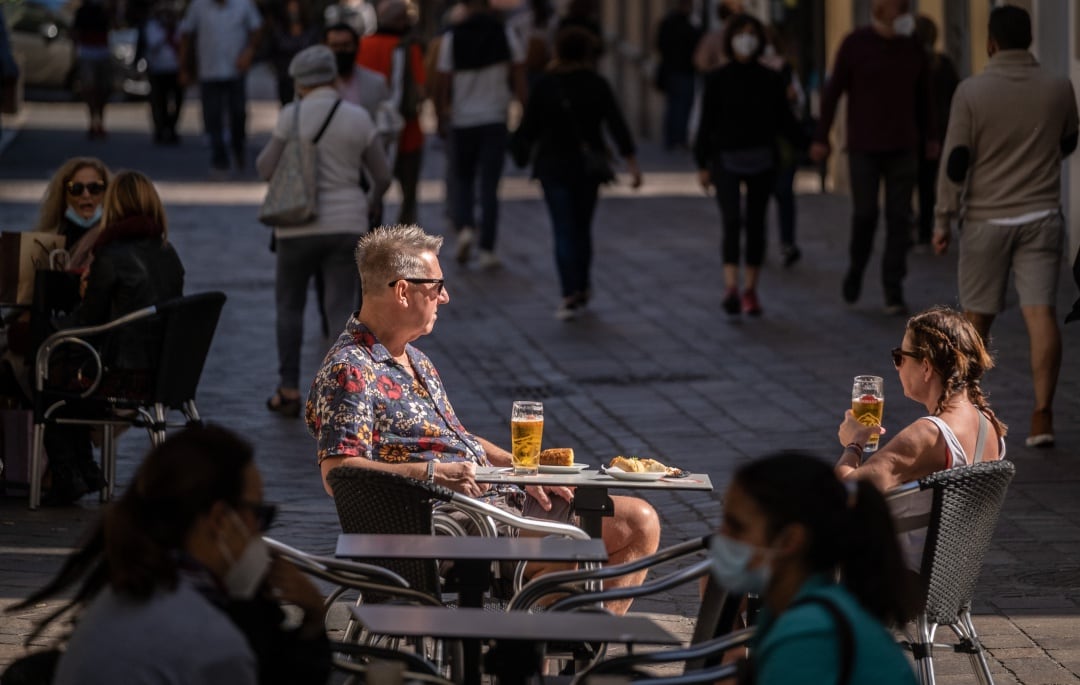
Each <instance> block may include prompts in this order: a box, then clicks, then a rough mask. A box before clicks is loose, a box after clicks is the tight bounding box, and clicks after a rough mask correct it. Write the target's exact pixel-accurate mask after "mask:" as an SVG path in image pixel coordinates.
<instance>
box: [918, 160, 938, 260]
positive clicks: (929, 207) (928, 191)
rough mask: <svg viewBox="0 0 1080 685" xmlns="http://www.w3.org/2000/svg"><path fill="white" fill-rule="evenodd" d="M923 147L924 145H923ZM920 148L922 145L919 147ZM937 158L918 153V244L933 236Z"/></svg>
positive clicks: (924, 242) (926, 241)
mask: <svg viewBox="0 0 1080 685" xmlns="http://www.w3.org/2000/svg"><path fill="white" fill-rule="evenodd" d="M923 147H925V146H923ZM920 149H922V147H920ZM939 161H940V160H937V159H926V158H925V157H924V156H923V155H919V244H920V245H926V244H929V243H930V239H931V238H933V236H934V202H935V201H936V200H937V174H938V162H939Z"/></svg>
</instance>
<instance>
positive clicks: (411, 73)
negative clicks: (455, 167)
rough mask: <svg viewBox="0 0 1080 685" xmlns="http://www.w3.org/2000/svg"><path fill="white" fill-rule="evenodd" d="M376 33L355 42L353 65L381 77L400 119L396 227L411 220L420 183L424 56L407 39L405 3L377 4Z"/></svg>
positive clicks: (409, 17) (411, 11)
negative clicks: (402, 120) (387, 85)
mask: <svg viewBox="0 0 1080 685" xmlns="http://www.w3.org/2000/svg"><path fill="white" fill-rule="evenodd" d="M377 16H378V19H379V28H378V30H377V31H376V32H375V33H374V34H373V35H370V36H365V37H364V39H363V41H361V43H360V52H359V54H358V55H357V57H356V62H357V64H359V65H360V66H361V67H364V68H367V69H370V70H372V71H376V72H378V73H380V74H382V75H383V77H384V78H385V79H386V81H387V83H388V84H389V86H390V101H391V103H392V104H393V106H394V107H395V108H396V109H397V111H398V112H400V114H401V116H402V118H403V119H404V124H405V126H404V128H403V129H402V130H401V134H400V136H399V137H398V140H397V145H396V147H397V150H396V155H395V156H394V163H393V167H394V178H396V179H397V181H398V183H399V184H400V186H401V207H400V208H399V210H398V217H397V222H398V223H399V224H415V223H416V221H417V202H416V190H417V187H418V186H419V184H420V164H421V162H422V160H423V152H424V133H423V131H421V130H420V109H421V107H422V106H423V102H424V100H425V99H426V97H427V92H426V85H427V75H426V73H425V72H424V51H423V49H422V48H421V46H420V44H419V43H418V42H417V41H416V39H415V38H413V37H412V30H413V25H414V24H415V23H416V19H417V15H416V10H415V8H414V7H413V6H412V4H411V3H409V2H406V0H383V1H382V2H380V3H379V4H378V8H377Z"/></svg>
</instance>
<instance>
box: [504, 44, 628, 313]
mask: <svg viewBox="0 0 1080 685" xmlns="http://www.w3.org/2000/svg"><path fill="white" fill-rule="evenodd" d="M595 51H596V41H595V37H594V36H593V35H592V34H591V33H589V32H588V31H587V30H585V29H583V28H580V27H576V26H574V27H568V28H565V29H562V30H561V31H559V34H558V36H557V37H556V39H555V61H554V62H553V63H552V65H551V67H550V68H549V69H548V71H547V73H545V74H544V75H543V76H541V77H540V78H539V79H538V80H537V81H536V83H535V85H534V86H533V90H532V92H531V94H530V96H529V102H528V104H527V105H526V107H525V113H524V115H523V116H522V120H521V125H520V126H519V127H518V129H517V131H516V132H515V133H514V139H513V141H512V143H511V149H512V152H513V155H514V161H515V162H516V163H517V164H518V166H525V165H526V164H527V163H528V162H529V160H530V158H531V160H532V165H533V177H534V178H536V179H538V180H539V181H540V185H541V186H542V187H543V190H544V202H545V204H547V208H548V212H549V213H550V215H551V227H552V229H553V231H554V233H555V263H556V266H557V267H558V270H559V281H560V283H561V284H562V297H563V299H562V303H561V304H560V305H559V308H558V309H557V310H556V311H555V316H556V318H559V319H562V320H568V319H572V318H574V317H575V316H577V314H578V312H579V311H580V310H581V309H582V308H583V307H584V306H585V305H586V303H587V302H588V300H589V296H590V283H589V267H590V265H591V263H592V219H593V213H594V211H595V210H596V200H597V196H598V193H599V188H600V184H601V183H607V182H610V181H612V180H613V179H614V173H612V171H611V169H610V166H609V163H608V151H607V146H606V145H605V143H604V134H603V128H606V129H607V131H608V132H609V133H610V134H611V137H612V138H613V139H614V141H615V145H616V146H617V147H618V150H619V155H620V156H621V157H623V159H625V160H626V166H627V169H628V170H629V171H630V174H631V176H632V184H633V187H635V188H637V187H638V186H640V185H641V170H640V169H639V168H638V165H637V160H636V158H635V157H634V152H635V150H634V140H633V138H632V137H631V135H630V129H629V127H627V125H626V120H625V119H624V118H623V115H622V112H621V111H620V110H619V105H618V103H617V102H616V100H615V95H614V93H612V91H611V87H610V86H609V85H608V83H607V81H605V80H604V78H603V77H602V76H600V75H599V74H597V73H596V70H595V69H594V67H593V64H594V62H595Z"/></svg>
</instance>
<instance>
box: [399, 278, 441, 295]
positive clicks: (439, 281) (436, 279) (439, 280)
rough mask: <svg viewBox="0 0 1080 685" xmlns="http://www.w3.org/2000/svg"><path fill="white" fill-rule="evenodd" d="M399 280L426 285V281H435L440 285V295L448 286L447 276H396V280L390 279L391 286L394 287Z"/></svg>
mask: <svg viewBox="0 0 1080 685" xmlns="http://www.w3.org/2000/svg"><path fill="white" fill-rule="evenodd" d="M398 281H405V282H406V283H412V284H413V285H424V284H426V283H434V284H436V285H438V286H439V293H438V294H439V295H442V293H443V290H444V289H445V288H446V279H445V278H395V279H394V280H392V281H390V283H389V285H390V287H391V288H393V287H394V284H395V283H397V282H398Z"/></svg>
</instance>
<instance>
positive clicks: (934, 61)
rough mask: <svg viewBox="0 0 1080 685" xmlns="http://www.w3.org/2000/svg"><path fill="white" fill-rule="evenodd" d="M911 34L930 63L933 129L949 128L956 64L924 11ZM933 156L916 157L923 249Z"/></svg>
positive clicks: (930, 228)
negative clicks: (943, 49)
mask: <svg viewBox="0 0 1080 685" xmlns="http://www.w3.org/2000/svg"><path fill="white" fill-rule="evenodd" d="M915 36H916V37H917V38H918V39H919V43H921V44H922V46H923V50H925V51H926V58H927V60H928V63H929V65H930V73H929V78H930V97H931V99H932V101H933V105H934V129H935V130H937V131H938V132H939V133H940V132H944V131H946V130H948V128H949V109H950V108H951V107H952V98H953V93H955V92H956V86H957V84H959V83H960V75H959V74H958V73H957V72H956V65H955V64H953V61H952V60H951V59H949V56H948V55H946V54H945V53H943V52H938V49H937V39H938V29H937V24H935V23H934V20H933V19H931V18H930V17H928V16H926V15H925V14H920V15H919V16H917V17H915ZM920 134H921V137H922V142H923V146H924V147H925V145H926V142H927V140H926V132H925V131H920ZM940 161H941V160H940V155H938V156H937V157H933V158H931V157H925V156H924V157H920V158H919V231H918V240H917V244H919V245H921V246H923V248H926V247H928V246H929V245H930V240H931V238H932V237H933V234H934V203H935V202H936V200H937V177H938V167H939V166H940V164H939V162H940Z"/></svg>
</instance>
